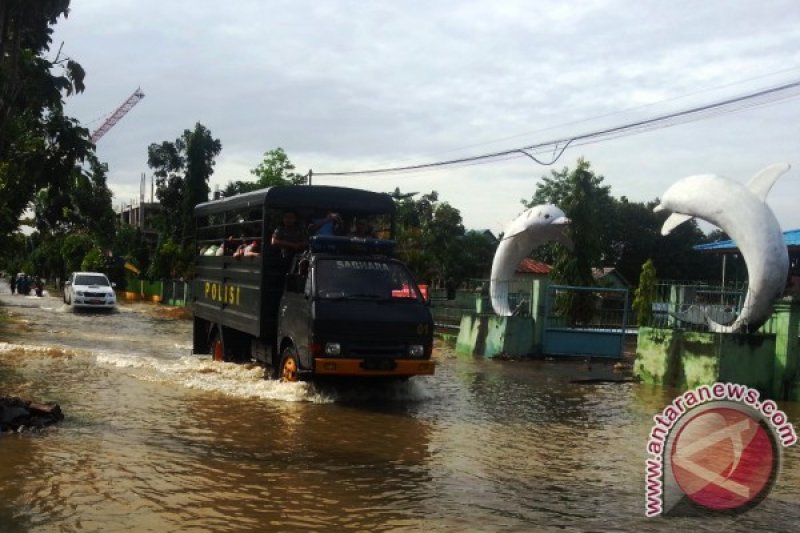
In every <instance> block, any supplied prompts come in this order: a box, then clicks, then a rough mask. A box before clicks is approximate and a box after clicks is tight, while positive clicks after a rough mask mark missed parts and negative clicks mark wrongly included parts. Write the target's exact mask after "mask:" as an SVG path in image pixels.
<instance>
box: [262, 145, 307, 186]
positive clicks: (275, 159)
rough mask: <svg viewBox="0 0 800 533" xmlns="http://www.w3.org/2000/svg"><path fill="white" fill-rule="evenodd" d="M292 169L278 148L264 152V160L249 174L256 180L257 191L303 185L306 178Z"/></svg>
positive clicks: (287, 159) (289, 162) (286, 157)
mask: <svg viewBox="0 0 800 533" xmlns="http://www.w3.org/2000/svg"><path fill="white" fill-rule="evenodd" d="M294 168H295V167H294V165H293V164H292V162H291V161H289V156H287V155H286V152H284V151H283V148H281V147H278V148H275V149H274V150H269V151H268V152H264V160H263V161H261V163H259V164H258V166H257V167H256V168H254V169H252V170H251V171H250V174H252V175H253V176H255V177H257V178H258V181H257V182H256V183H257V185H258V188H259V189H263V188H265V187H273V186H275V185H303V184H304V183H305V182H306V177H305V176H302V175H300V174H297V173H296V172H295V171H294Z"/></svg>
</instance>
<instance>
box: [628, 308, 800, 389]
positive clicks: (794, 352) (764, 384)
mask: <svg viewBox="0 0 800 533" xmlns="http://www.w3.org/2000/svg"><path fill="white" fill-rule="evenodd" d="M773 328H774V330H775V333H756V334H752V335H744V334H720V333H708V332H692V331H683V330H680V329H666V328H646V327H642V328H639V336H638V337H639V338H638V345H637V349H636V361H635V363H634V367H633V372H634V375H636V376H637V377H639V379H641V380H642V381H643V382H645V383H651V384H656V385H663V386H668V387H677V388H681V389H691V388H695V387H697V386H698V385H703V384H711V383H714V382H717V381H722V382H732V383H739V384H742V385H747V386H749V387H752V388H755V389H758V390H759V392H761V394H762V395H763V396H765V397H770V398H774V399H778V400H783V399H787V400H795V401H800V338H798V334H800V303H798V302H794V303H780V304H778V305H776V308H775V314H774V317H773V325H772V326H771V328H770V329H773Z"/></svg>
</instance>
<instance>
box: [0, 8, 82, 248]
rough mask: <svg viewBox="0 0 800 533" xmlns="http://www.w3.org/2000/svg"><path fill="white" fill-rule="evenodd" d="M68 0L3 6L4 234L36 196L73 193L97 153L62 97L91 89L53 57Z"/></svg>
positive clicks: (0, 206) (0, 188)
mask: <svg viewBox="0 0 800 533" xmlns="http://www.w3.org/2000/svg"><path fill="white" fill-rule="evenodd" d="M69 4H70V2H69V0H46V1H38V2H31V1H26V0H6V1H4V2H2V3H0V233H2V234H4V235H7V234H9V233H11V232H13V231H15V230H16V229H17V227H18V225H19V223H18V220H19V217H20V215H21V214H22V212H23V211H24V210H25V209H26V207H27V206H28V204H29V202H30V201H31V199H32V197H33V195H34V194H35V193H36V191H38V190H39V189H41V188H43V187H52V188H54V189H58V190H66V189H67V188H68V186H69V179H70V176H71V175H72V173H73V172H74V168H75V166H76V165H77V164H79V163H81V162H83V161H84V159H85V158H86V157H87V156H88V155H89V154H90V153H91V152H92V149H93V147H92V144H91V143H90V142H89V134H88V130H86V129H85V128H82V127H80V125H79V124H78V122H77V121H75V120H73V119H70V118H67V117H65V116H64V115H63V98H64V96H68V95H70V94H72V93H74V92H82V91H83V90H84V84H83V79H84V76H85V72H84V71H83V68H82V67H81V66H80V64H79V63H77V62H75V61H73V60H71V59H69V58H64V59H60V58H58V57H57V58H55V59H53V60H50V59H47V58H46V57H45V55H46V54H47V53H48V52H49V50H50V44H51V42H52V39H51V35H52V32H53V29H52V26H53V25H54V24H55V23H56V22H57V21H58V19H59V18H60V17H61V16H64V17H66V16H67V14H68V12H69Z"/></svg>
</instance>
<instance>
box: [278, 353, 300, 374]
mask: <svg viewBox="0 0 800 533" xmlns="http://www.w3.org/2000/svg"><path fill="white" fill-rule="evenodd" d="M298 370H299V367H298V366H297V353H295V351H294V348H293V347H292V346H287V347H286V348H284V350H283V352H282V353H281V364H280V365H279V366H278V376H277V377H278V379H280V380H281V382H288V383H294V382H295V381H299V380H300V378H299V375H300V374H299V372H298Z"/></svg>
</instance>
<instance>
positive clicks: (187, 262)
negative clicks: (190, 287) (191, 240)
mask: <svg viewBox="0 0 800 533" xmlns="http://www.w3.org/2000/svg"><path fill="white" fill-rule="evenodd" d="M193 249H194V248H190V247H188V246H181V245H180V244H178V243H176V242H175V241H173V240H172V239H167V240H165V241H164V242H163V243H161V246H159V247H158V249H157V250H156V253H155V255H154V256H153V261H152V263H151V264H150V269H149V270H148V272H147V273H148V277H150V278H151V279H178V278H181V277H188V276H190V275H191V265H192V260H193V259H194V256H193V254H192V250H193Z"/></svg>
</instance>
